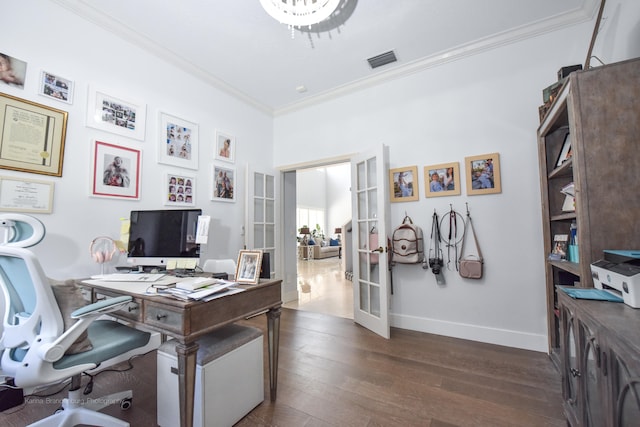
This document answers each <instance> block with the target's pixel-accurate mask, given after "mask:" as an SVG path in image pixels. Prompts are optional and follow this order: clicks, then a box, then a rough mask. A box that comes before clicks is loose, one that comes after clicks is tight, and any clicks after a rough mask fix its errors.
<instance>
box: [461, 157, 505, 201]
mask: <svg viewBox="0 0 640 427" xmlns="http://www.w3.org/2000/svg"><path fill="white" fill-rule="evenodd" d="M464 164H465V168H466V175H467V195H469V196H475V195H481V194H495V193H500V192H502V183H501V180H500V154H499V153H489V154H480V155H477V156H470V157H465V158H464Z"/></svg>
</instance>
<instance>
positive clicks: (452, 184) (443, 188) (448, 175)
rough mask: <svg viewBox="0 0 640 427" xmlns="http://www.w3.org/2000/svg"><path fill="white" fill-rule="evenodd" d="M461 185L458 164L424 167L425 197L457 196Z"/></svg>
mask: <svg viewBox="0 0 640 427" xmlns="http://www.w3.org/2000/svg"><path fill="white" fill-rule="evenodd" d="M461 183H462V180H461V179H460V164H459V163H458V162H454V163H442V164H439V165H432V166H425V167H424V192H425V196H426V197H440V196H457V195H459V194H460V186H461Z"/></svg>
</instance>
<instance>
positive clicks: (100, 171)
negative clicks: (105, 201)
mask: <svg viewBox="0 0 640 427" xmlns="http://www.w3.org/2000/svg"><path fill="white" fill-rule="evenodd" d="M140 164H141V152H140V150H136V149H133V148H128V147H122V146H118V145H114V144H109V143H107V142H102V141H95V144H94V149H93V162H92V165H93V185H92V190H91V194H92V195H93V196H98V197H115V198H123V199H130V200H139V199H140Z"/></svg>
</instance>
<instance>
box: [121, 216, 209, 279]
mask: <svg viewBox="0 0 640 427" xmlns="http://www.w3.org/2000/svg"><path fill="white" fill-rule="evenodd" d="M200 215H202V209H173V210H169V209H165V210H149V211H131V218H130V220H131V221H130V225H129V245H128V251H129V253H128V255H127V262H128V263H129V264H131V265H134V266H138V267H164V268H166V266H167V262H168V261H172V260H175V261H177V262H182V261H195V264H197V263H198V261H199V259H200V245H199V244H197V243H196V229H197V227H198V217H199V216H200Z"/></svg>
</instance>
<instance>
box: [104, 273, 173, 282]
mask: <svg viewBox="0 0 640 427" xmlns="http://www.w3.org/2000/svg"><path fill="white" fill-rule="evenodd" d="M165 276H166V275H165V274H162V273H122V274H118V273H113V274H98V275H95V276H91V278H92V279H93V280H102V281H105V282H156V281H158V280H160V279H162V278H163V277H165Z"/></svg>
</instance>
